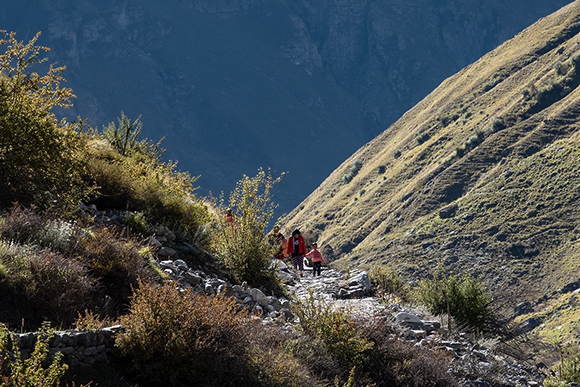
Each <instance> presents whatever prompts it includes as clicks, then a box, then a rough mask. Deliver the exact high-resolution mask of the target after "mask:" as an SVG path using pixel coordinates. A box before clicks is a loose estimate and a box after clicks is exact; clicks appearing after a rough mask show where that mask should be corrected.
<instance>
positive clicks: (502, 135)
mask: <svg viewBox="0 0 580 387" xmlns="http://www.w3.org/2000/svg"><path fill="white" fill-rule="evenodd" d="M579 32H580V2H578V1H576V2H574V3H572V4H570V5H568V6H566V7H564V8H563V9H561V10H559V11H558V12H556V13H554V14H552V15H550V16H548V17H546V18H544V19H541V20H540V21H538V22H537V23H535V24H534V25H532V26H531V27H529V28H527V29H526V30H524V31H523V32H522V33H520V34H519V35H517V36H515V37H514V38H512V39H511V40H509V41H507V42H506V43H505V44H503V45H502V46H500V47H498V48H497V49H495V50H494V51H492V52H490V53H489V54H487V55H485V56H484V57H482V58H481V59H480V60H478V61H477V62H475V63H474V64H472V65H470V66H468V67H466V68H465V69H463V70H462V71H460V72H459V73H457V74H456V75H454V76H452V77H450V78H448V79H447V80H445V81H444V82H443V83H442V84H441V85H440V86H439V87H438V88H437V89H436V90H434V91H433V92H432V93H431V94H430V95H429V96H427V97H426V98H425V99H423V100H422V101H421V102H420V103H418V104H417V105H416V106H415V107H414V108H413V109H411V110H409V111H408V112H407V113H406V114H404V116H403V117H402V118H401V119H399V120H398V121H397V122H396V123H395V124H393V125H392V126H391V127H389V128H388V129H387V130H385V131H384V132H383V133H382V134H381V135H379V136H378V137H377V138H375V139H374V140H373V141H371V142H369V143H368V144H366V145H365V146H363V147H362V148H361V149H360V150H359V151H357V152H356V153H355V154H353V155H352V156H351V157H350V158H349V159H348V160H347V161H345V162H344V163H343V164H342V165H341V166H340V167H339V168H337V169H336V170H335V171H334V172H333V173H332V174H331V175H330V176H329V177H328V178H327V179H326V180H325V181H324V183H323V184H322V185H321V186H320V187H319V188H318V189H317V190H316V191H314V192H313V193H312V194H311V195H310V196H309V197H308V198H307V199H306V200H304V202H303V203H302V204H301V205H300V206H299V207H297V208H296V209H295V210H294V211H292V212H291V213H290V214H289V215H288V216H287V217H286V218H285V219H283V220H282V221H283V222H284V224H285V227H286V230H291V229H294V228H300V229H304V230H306V229H308V230H313V231H314V232H315V234H316V236H317V238H318V240H319V241H320V242H321V243H322V244H323V245H326V246H325V249H326V251H328V252H329V253H332V254H333V255H334V257H335V259H337V261H336V264H338V265H340V266H343V267H346V266H354V265H356V266H360V265H372V264H375V263H379V264H394V265H395V267H397V268H398V269H399V271H400V273H401V274H402V275H403V276H404V277H405V278H407V279H408V280H409V281H415V280H417V279H419V278H423V277H426V276H430V275H431V274H432V273H434V272H435V270H437V269H438V268H444V270H445V271H446V272H448V273H453V274H462V273H464V272H467V273H469V274H471V275H475V276H479V277H480V278H483V279H484V280H485V282H486V283H487V284H488V286H489V288H490V289H491V290H492V291H493V293H494V295H495V296H496V299H497V300H498V301H502V302H504V305H505V306H509V307H513V306H514V305H516V304H517V303H518V302H521V301H524V300H529V301H532V302H535V301H537V300H538V299H539V298H543V297H547V296H551V295H553V292H556V291H558V290H559V289H560V288H562V287H563V286H565V285H567V284H570V283H575V281H576V280H577V279H578V278H579V277H580V256H579V248H580V245H579V239H578V234H579V232H580V229H579V228H578V226H577V222H578V215H579V213H578V203H579V199H580V191H579V189H578V188H579V187H580V186H579V185H580V178H579V177H578V176H579V175H578V169H579V167H578V156H579V154H580V139H579V137H578V136H579V135H580V134H579V132H580V123H579V121H580V89H579V88H578V85H579V84H580V66H579V65H580V35H578V33H579ZM573 289H574V287H573V288H572V290H573Z"/></svg>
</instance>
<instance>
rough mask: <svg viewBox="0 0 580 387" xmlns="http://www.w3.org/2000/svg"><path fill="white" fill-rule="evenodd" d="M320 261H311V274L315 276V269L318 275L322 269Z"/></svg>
mask: <svg viewBox="0 0 580 387" xmlns="http://www.w3.org/2000/svg"><path fill="white" fill-rule="evenodd" d="M321 268H322V262H312V275H313V276H316V271H317V270H318V275H320V272H321V271H322V269H321Z"/></svg>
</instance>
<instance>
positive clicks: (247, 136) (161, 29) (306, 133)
mask: <svg viewBox="0 0 580 387" xmlns="http://www.w3.org/2000/svg"><path fill="white" fill-rule="evenodd" d="M5 3H7V4H5ZM566 3H568V0H553V1H549V2H546V1H544V0H509V1H505V0H501V1H500V0H492V1H485V2H481V1H475V0H473V1H472V0H469V1H465V0H461V1H460V0H448V1H445V0H443V1H442V0H421V1H419V0H405V1H398V0H395V1H369V0H340V1H339V0H333V1H330V0H319V1H315V2H314V1H306V0H302V1H298V0H272V1H270V0H269V1H260V0H231V1H226V0H219V1H217V0H190V1H185V0H169V1H165V2H159V1H148V0H142V1H134V0H128V1H123V2H117V1H107V0H99V1H96V0H78V1H71V0H59V1H50V2H49V1H43V0H33V1H27V2H18V1H8V2H4V3H3V5H2V8H1V9H0V28H2V29H6V30H10V31H16V32H17V34H18V35H17V36H18V37H19V39H22V40H26V39H29V38H31V37H32V36H33V35H34V34H35V33H36V32H37V31H42V37H41V39H40V41H39V42H40V44H43V45H45V46H48V47H50V48H51V49H52V50H51V52H50V59H51V62H56V63H58V64H59V65H66V66H67V70H66V72H65V74H64V75H65V78H66V79H67V80H68V86H69V87H72V88H73V90H74V92H75V93H76V95H77V96H78V98H77V100H76V101H75V106H74V108H73V109H72V110H70V111H66V112H64V113H63V114H64V115H66V116H67V117H69V118H70V119H75V118H76V117H77V115H80V116H81V117H85V118H89V121H90V123H91V124H93V125H94V126H97V127H99V128H101V127H102V126H103V125H106V124H107V123H109V122H111V121H116V118H117V117H119V116H120V112H121V111H124V113H125V114H126V115H127V116H128V117H129V118H133V119H135V118H137V117H138V116H142V121H143V123H144V134H145V135H146V136H147V137H148V138H150V139H152V140H154V141H157V140H158V139H159V138H161V137H165V140H164V142H163V145H164V147H165V148H167V149H168V150H169V152H168V154H167V156H168V158H170V159H173V160H175V159H177V160H179V163H180V164H179V165H180V168H181V169H184V170H188V171H190V172H191V173H192V174H193V175H201V178H200V180H198V184H199V185H200V186H201V188H202V190H201V192H202V193H203V194H205V193H207V192H208V191H209V190H212V191H213V192H214V194H215V193H217V192H219V191H221V190H226V191H228V190H230V189H231V188H233V184H234V182H235V181H237V180H238V179H239V178H240V177H241V176H242V174H248V175H254V174H255V173H256V171H257V169H258V167H260V166H262V167H272V168H273V169H274V171H275V172H277V173H279V172H282V171H288V172H289V174H288V175H287V176H285V178H284V179H283V182H282V183H281V184H280V185H279V187H278V189H279V191H278V193H277V194H276V197H275V201H276V202H278V203H280V211H281V212H283V211H289V210H290V209H291V208H293V207H294V206H295V205H297V204H298V203H299V202H300V201H301V200H302V199H303V198H304V197H305V196H306V195H307V194H308V193H309V192H311V191H312V190H313V189H314V188H315V187H316V186H318V185H319V184H320V182H321V181H322V180H323V179H324V177H325V176H327V175H328V174H329V173H330V172H331V171H332V170H333V169H335V168H336V167H337V166H338V165H339V164H340V162H342V161H343V160H344V159H345V158H346V157H348V156H349V155H350V154H352V153H353V152H354V151H355V150H356V149H357V148H359V147H360V146H361V145H362V144H364V143H365V142H366V141H368V140H370V139H371V138H372V137H374V136H375V135H377V134H378V133H380V132H381V131H382V130H383V129H384V128H385V127H387V126H388V125H389V124H391V123H392V122H394V121H395V120H396V119H397V118H398V117H400V115H401V114H402V113H403V112H405V111H406V110H407V109H409V108H410V107H411V106H412V105H413V104H415V103H416V102H417V101H419V100H420V99H421V98H423V97H424V96H425V95H426V94H427V93H428V92H429V91H431V90H432V89H433V88H434V87H436V86H437V85H438V84H439V83H440V82H441V80H443V79H444V78H445V77H447V76H449V75H451V74H452V73H454V72H455V71H457V70H459V69H460V68H462V67H464V66H465V65H467V64H469V63H470V62H472V61H474V60H476V59H477V58H478V57H479V56H481V55H482V54H484V53H485V52H487V51H489V50H490V49H493V48H494V47H495V46H497V45H498V44H500V43H501V42H503V41H505V40H506V39H508V38H509V37H511V36H512V35H513V34H515V33H517V32H518V31H520V30H521V29H523V28H524V27H526V26H527V25H529V24H531V23H533V22H534V21H536V20H537V19H538V18H540V17H542V16H545V15H547V14H548V13H550V12H553V11H555V10H556V9H558V8H559V7H561V6H563V5H564V4H566Z"/></svg>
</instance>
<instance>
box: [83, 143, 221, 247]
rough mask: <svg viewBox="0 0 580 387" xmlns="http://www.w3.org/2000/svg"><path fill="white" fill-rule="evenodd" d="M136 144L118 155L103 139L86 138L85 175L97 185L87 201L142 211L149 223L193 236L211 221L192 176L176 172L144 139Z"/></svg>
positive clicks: (107, 206) (100, 205) (171, 164)
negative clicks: (93, 193) (175, 229)
mask: <svg viewBox="0 0 580 387" xmlns="http://www.w3.org/2000/svg"><path fill="white" fill-rule="evenodd" d="M137 144H138V146H137V145H135V146H136V148H135V149H133V148H132V151H131V152H128V151H127V152H128V153H130V154H129V155H128V156H123V155H121V154H120V153H118V152H117V151H116V150H115V149H113V148H112V147H111V145H110V144H108V143H106V142H103V141H102V139H99V138H93V139H92V140H91V141H90V142H89V144H88V146H87V165H88V168H87V169H88V173H87V175H85V179H86V180H87V181H88V182H89V183H90V184H91V185H94V186H96V187H97V188H98V192H97V194H96V195H94V197H93V199H92V202H93V203H95V204H96V205H97V207H102V208H111V209H118V210H123V211H126V210H129V211H135V212H142V213H143V214H144V216H145V217H146V218H147V219H148V220H149V221H150V222H151V223H153V224H166V225H169V226H171V227H177V228H181V229H183V230H185V231H187V232H189V233H191V234H195V233H196V232H197V231H198V230H199V228H203V227H204V225H205V224H206V223H207V222H209V220H210V216H209V213H208V211H207V208H206V206H205V205H204V204H203V203H202V202H201V201H200V200H199V199H197V198H196V197H195V195H194V194H193V191H194V189H193V183H194V182H195V180H196V178H194V177H191V176H190V175H189V174H188V173H186V172H179V171H177V169H176V168H177V163H163V162H161V161H160V160H159V157H160V156H159V154H160V152H161V151H160V150H159V149H158V147H157V146H154V145H152V144H150V143H148V142H147V141H146V140H145V141H144V142H139V143H137ZM203 242H206V241H203Z"/></svg>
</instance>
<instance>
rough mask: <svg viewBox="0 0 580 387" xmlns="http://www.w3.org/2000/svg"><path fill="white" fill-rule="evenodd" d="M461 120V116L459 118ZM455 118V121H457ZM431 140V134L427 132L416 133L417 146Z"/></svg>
mask: <svg viewBox="0 0 580 387" xmlns="http://www.w3.org/2000/svg"><path fill="white" fill-rule="evenodd" d="M457 118H459V116H457ZM457 118H455V119H457ZM428 139H429V134H428V133H425V132H419V133H415V140H417V144H419V145H420V144H423V143H424V142H425V141H427V140H428Z"/></svg>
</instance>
